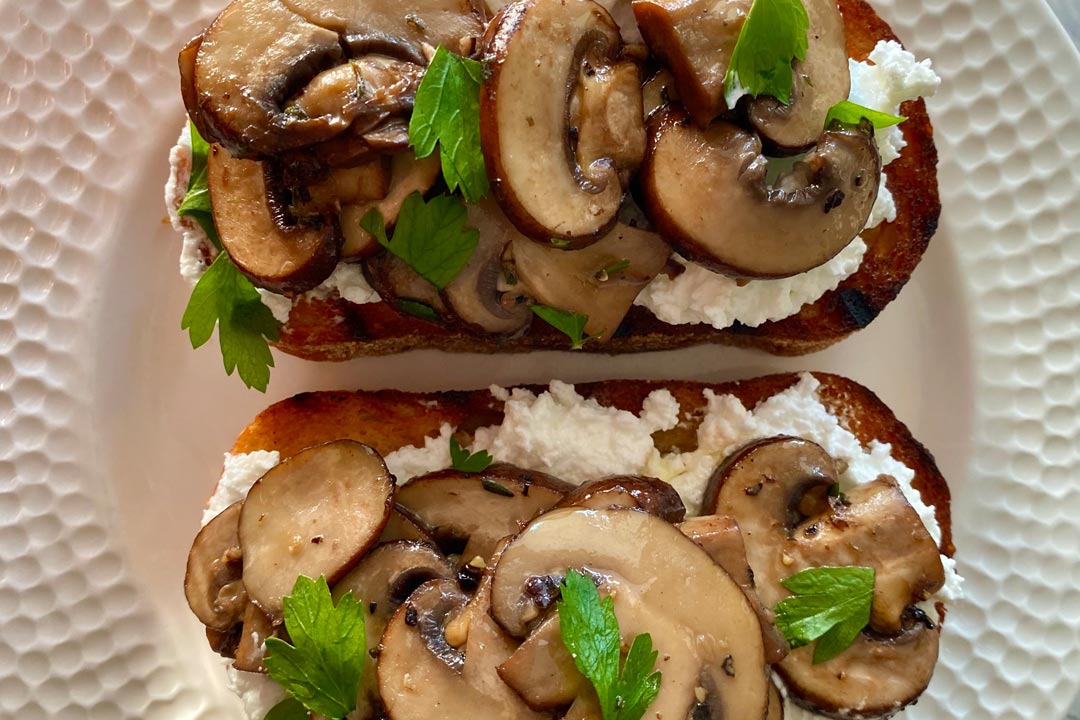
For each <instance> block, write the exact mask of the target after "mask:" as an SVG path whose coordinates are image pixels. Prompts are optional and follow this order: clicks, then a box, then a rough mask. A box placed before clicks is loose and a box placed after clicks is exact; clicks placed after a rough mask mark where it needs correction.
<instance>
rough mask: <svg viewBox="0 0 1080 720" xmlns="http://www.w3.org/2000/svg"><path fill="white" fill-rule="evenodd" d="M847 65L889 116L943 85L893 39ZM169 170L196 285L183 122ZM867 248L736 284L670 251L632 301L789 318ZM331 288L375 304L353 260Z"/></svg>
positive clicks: (274, 300)
mask: <svg viewBox="0 0 1080 720" xmlns="http://www.w3.org/2000/svg"><path fill="white" fill-rule="evenodd" d="M848 65H849V68H850V72H851V92H850V96H849V97H850V99H851V101H852V102H854V103H857V104H859V105H863V106H865V107H869V108H872V109H874V110H880V111H882V112H887V113H890V114H895V113H896V112H898V111H899V108H900V103H902V102H904V101H906V100H914V99H915V98H918V97H930V96H932V95H933V94H934V92H935V91H936V90H937V87H938V85H940V83H941V79H940V78H939V77H938V76H937V74H936V73H935V72H934V70H933V67H932V66H931V63H930V61H929V60H922V61H921V62H920V61H916V59H915V56H914V55H912V54H911V53H910V52H908V51H907V50H905V49H904V48H903V47H902V46H901V45H900V43H898V42H895V41H892V40H889V41H884V40H883V41H880V42H878V44H877V46H876V47H875V48H874V50H873V52H871V53H870V56H869V59H868V61H866V62H856V61H854V60H849V62H848ZM875 139H876V141H877V144H878V149H879V151H880V152H881V162H882V165H883V166H884V165H887V164H889V163H890V162H892V161H893V160H895V159H896V158H897V157H899V156H900V151H901V150H902V149H903V148H904V146H905V144H906V143H905V142H904V136H903V133H902V131H901V130H900V128H899V127H896V126H894V127H890V128H885V129H883V130H879V131H878V132H877V133H876V135H875ZM170 168H171V172H170V176H169V181H168V184H167V185H166V187H165V202H166V205H167V207H168V209H169V218H170V220H171V221H172V225H173V227H174V228H175V229H176V231H177V232H179V233H181V234H182V235H183V238H184V244H183V249H182V250H181V252H180V274H181V275H182V276H183V277H184V278H185V279H186V280H188V282H190V283H192V284H194V283H195V282H197V281H198V279H199V278H200V277H202V274H203V273H204V272H206V268H207V265H208V263H209V262H210V261H212V260H213V258H214V256H215V255H216V254H217V251H216V249H215V248H214V247H213V245H212V244H211V243H210V241H209V239H208V238H207V237H206V235H205V233H203V231H202V228H200V227H199V226H198V224H197V223H195V222H192V221H191V219H190V218H186V217H180V216H178V215H177V214H176V210H177V208H179V207H180V203H181V202H183V198H184V193H185V191H186V188H187V179H188V177H189V176H190V173H191V135H190V131H189V129H188V127H186V126H185V128H184V130H183V132H182V133H181V135H180V139H179V140H178V141H177V144H176V147H174V148H173V149H172V152H171V153H170ZM895 219H896V205H895V203H894V202H893V196H892V193H891V192H890V191H889V189H888V188H887V187H886V184H885V175H884V173H883V174H882V175H881V180H880V188H879V190H878V196H877V200H876V202H875V203H874V207H873V209H872V210H871V212H870V217H869V219H868V221H867V223H866V228H867V229H870V228H874V227H877V226H878V225H880V224H881V223H883V222H892V221H893V220H895ZM865 253H866V243H865V242H863V240H862V239H861V238H856V239H855V240H854V241H852V242H851V243H850V244H849V245H848V246H847V247H846V248H844V250H842V251H841V252H840V253H839V254H838V255H836V257H834V258H833V259H832V260H830V261H829V262H827V263H825V264H824V265H821V266H819V267H816V268H814V269H813V270H810V271H808V272H805V273H801V274H799V275H795V276H793V277H789V278H781V279H778V280H755V281H753V282H750V283H746V284H745V285H742V286H740V285H739V284H738V282H737V281H736V280H735V279H733V278H729V277H726V276H724V275H720V274H717V273H714V272H711V271H709V270H706V269H705V268H703V267H701V266H700V265H698V264H696V263H693V262H691V261H688V260H683V259H682V258H680V257H679V256H678V255H674V256H673V258H674V260H675V261H676V262H678V263H679V264H680V265H682V266H683V267H684V268H685V270H684V272H682V273H680V274H679V275H677V276H676V277H669V276H668V275H666V274H661V275H659V276H657V277H656V279H654V280H653V281H652V282H651V283H650V284H649V285H648V286H646V287H645V289H644V290H642V292H641V294H640V295H638V297H637V299H636V300H635V301H634V302H635V304H636V305H641V306H643V307H645V308H647V309H648V310H649V311H650V312H652V313H653V314H654V315H656V317H657V318H659V319H660V320H662V321H664V322H666V323H668V324H671V325H689V324H702V323H703V324H707V325H711V326H713V327H715V328H717V329H723V328H727V327H730V326H731V325H733V324H734V323H736V322H740V323H742V324H744V325H748V326H750V327H757V326H759V325H761V324H763V323H765V322H769V321H775V320H782V319H784V318H786V317H790V316H791V315H794V314H795V313H797V312H799V310H800V309H802V307H803V305H806V304H808V303H813V302H815V301H816V300H817V299H818V298H820V297H821V296H822V295H824V294H825V293H826V292H829V291H830V290H835V289H836V288H837V286H839V285H840V283H841V282H843V281H844V280H845V279H847V278H848V277H850V276H851V275H853V274H855V272H856V271H858V269H859V266H860V265H861V264H862V259H863V255H864V254H865ZM259 294H260V295H262V298H263V303H264V304H266V306H267V307H268V308H270V311H271V312H272V313H273V314H274V317H275V318H277V319H278V320H279V321H280V322H283V323H284V322H288V319H289V311H290V309H291V308H292V303H293V302H294V300H292V299H290V298H288V297H285V296H283V295H277V294H274V293H271V292H269V291H266V290H259ZM333 294H336V295H338V296H339V297H341V298H343V299H345V300H347V301H348V302H351V303H355V304H357V305H363V304H366V303H373V302H379V295H378V293H376V292H375V291H374V290H373V289H372V288H371V285H370V284H369V283H368V282H367V280H366V278H364V274H363V272H362V271H361V269H360V267H359V265H357V264H355V263H347V262H342V263H340V264H339V265H338V267H337V269H336V270H335V271H334V273H333V274H332V275H331V276H330V277H329V278H327V280H326V281H325V282H324V283H323V284H322V285H320V286H319V287H317V288H315V289H313V290H309V291H308V292H307V293H305V296H307V297H311V298H316V299H325V298H326V297H329V296H331V295H333ZM302 297H303V296H302Z"/></svg>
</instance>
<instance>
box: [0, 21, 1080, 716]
mask: <svg viewBox="0 0 1080 720" xmlns="http://www.w3.org/2000/svg"><path fill="white" fill-rule="evenodd" d="M222 4H224V0H217V2H211V0H203V1H202V2H196V1H194V0H126V1H121V0H115V1H114V2H108V0H34V1H33V2H24V1H20V0H0V422H2V427H0V638H2V640H0V715H2V716H5V717H19V718H36V717H48V716H56V717H61V716H62V717H64V718H66V719H74V718H83V717H93V718H121V717H122V718H146V719H147V720H152V719H155V718H181V719H182V718H195V717H221V718H226V717H239V715H238V712H239V711H238V706H237V705H236V704H235V701H234V700H233V699H232V698H230V697H227V696H226V693H225V691H224V690H223V689H222V685H221V682H220V674H219V673H220V670H219V667H218V666H217V664H216V663H215V662H214V661H213V659H212V657H211V654H210V653H209V652H207V650H206V647H205V643H204V642H203V641H202V639H201V632H200V630H199V628H198V626H197V623H196V622H195V620H194V619H193V618H192V617H191V616H190V615H189V613H188V612H187V609H186V607H185V606H184V601H183V597H182V592H181V574H182V568H183V561H184V556H185V553H186V551H187V547H188V544H189V542H190V539H191V537H192V535H193V533H194V531H195V529H196V525H197V522H198V518H199V514H200V510H201V505H202V502H203V500H204V499H205V497H206V495H207V493H208V492H209V491H210V488H211V486H212V485H213V482H214V480H215V477H216V474H217V472H218V469H219V467H220V462H221V453H222V451H223V450H225V449H226V448H227V447H228V446H229V445H230V444H231V442H232V440H233V438H234V436H235V435H236V433H237V432H238V431H239V430H240V429H241V428H242V427H243V426H244V425H245V424H246V423H247V422H248V420H249V419H250V418H251V417H252V416H253V415H254V414H255V413H256V412H257V411H258V410H259V409H261V408H262V407H263V406H264V405H266V404H267V403H268V402H270V401H272V400H275V399H278V398H282V397H285V396H288V395H290V394H292V393H294V392H297V391H300V390H306V389H317V388H336V387H357V386H361V387H367V388H375V387H384V386H400V387H404V388H411V389H434V388H437V387H476V386H483V385H486V384H488V383H490V382H500V383H511V382H521V381H542V380H544V379H546V378H549V377H555V376H558V377H562V378H564V379H567V380H584V379H599V378H603V377H632V376H634V377H657V378H665V377H678V376H681V377H687V378H703V379H727V378H734V377H739V376H749V375H754V374H761V373H764V372H768V371H772V370H783V369H796V368H812V369H820V370H830V371H835V372H840V373H843V374H846V375H850V376H851V377H853V378H855V379H858V380H860V381H862V382H864V383H866V384H867V385H869V386H870V387H872V388H874V389H875V390H877V392H878V393H879V394H880V395H881V396H882V397H883V398H884V399H885V401H886V402H887V403H889V404H890V405H891V406H892V407H893V408H894V409H895V410H896V412H897V414H898V415H899V416H900V417H901V418H903V419H904V420H905V421H906V422H907V423H908V424H909V425H910V427H911V429H912V430H913V431H914V433H915V435H916V436H917V437H919V438H921V439H922V440H923V441H924V442H925V443H926V444H927V445H928V446H929V447H930V448H931V449H932V450H933V451H934V453H935V454H936V455H937V457H938V459H939V461H940V463H941V466H942V468H943V470H944V471H945V472H946V474H947V476H948V477H949V478H950V480H951V484H952V488H953V493H954V497H955V504H954V520H955V522H954V525H955V530H956V532H955V536H956V544H957V547H958V549H959V552H958V558H959V561H960V568H961V571H962V572H963V574H964V575H966V576H967V579H968V582H967V591H968V599H967V600H966V601H964V602H962V603H958V604H957V605H956V606H955V607H954V608H953V611H952V613H951V614H950V616H949V622H948V624H947V626H946V632H945V640H944V644H943V646H942V657H941V663H940V666H939V668H938V672H937V675H936V676H935V679H934V683H933V686H932V688H931V691H930V693H929V695H928V696H927V697H926V698H924V699H923V700H922V702H920V703H919V705H918V706H917V707H916V708H915V709H914V710H913V711H912V712H911V714H910V717H912V718H945V717H956V718H967V719H970V718H1004V717H1026V718H1040V720H1047V719H1051V720H1052V719H1053V718H1058V717H1061V716H1062V715H1063V714H1064V711H1065V709H1066V707H1067V706H1068V704H1069V702H1070V700H1071V698H1072V697H1073V695H1074V694H1075V692H1076V689H1077V684H1078V682H1080V563H1078V561H1077V559H1076V552H1077V548H1078V547H1080V478H1078V476H1077V472H1076V470H1077V465H1078V459H1080V419H1078V413H1077V410H1076V408H1077V407H1078V406H1080V320H1078V318H1080V203H1076V202H1075V199H1076V197H1077V194H1078V187H1080V171H1078V170H1077V167H1078V162H1077V161H1078V160H1080V95H1077V93H1076V92H1075V83H1076V79H1077V77H1078V76H1080V58H1078V56H1077V54H1076V52H1075V50H1074V49H1073V48H1072V46H1071V45H1070V44H1069V42H1068V40H1067V38H1066V37H1065V35H1064V33H1063V32H1062V30H1061V29H1060V27H1059V26H1058V24H1057V23H1056V21H1055V20H1054V19H1053V18H1052V16H1051V15H1050V13H1049V11H1048V10H1047V9H1046V8H1045V7H1044V6H1043V5H1042V4H1041V3H1037V2H1033V1H1032V0H925V1H923V2H916V0H879V2H877V5H878V6H879V10H880V12H881V14H882V15H883V16H884V17H886V18H888V19H889V20H890V21H891V22H892V23H893V25H894V27H895V29H896V30H897V32H898V34H899V35H900V36H901V37H902V38H903V39H904V40H905V41H906V42H907V44H908V45H909V47H911V48H912V49H913V50H914V51H915V52H916V53H917V54H918V55H920V56H924V55H929V56H931V57H933V59H934V64H935V67H936V68H937V70H938V71H939V72H940V73H941V75H943V76H944V78H945V84H944V86H943V88H942V91H941V93H940V94H939V95H938V97H937V98H935V99H934V101H933V102H932V103H931V111H932V116H933V118H934V121H935V124H936V125H937V141H938V147H939V149H940V152H941V158H942V163H941V169H940V179H941V184H942V190H943V195H944V197H943V200H944V206H945V213H944V216H943V219H942V226H941V230H940V232H939V233H938V236H937V238H936V239H935V240H934V243H933V244H932V246H931V249H930V251H929V252H928V253H927V255H926V258H925V260H924V262H923V263H922V265H921V266H920V267H919V269H918V271H917V272H916V273H915V275H914V278H913V280H912V282H911V283H910V285H909V286H908V287H907V289H906V290H905V291H904V292H903V294H902V295H901V297H900V299H899V300H898V301H897V302H895V303H893V305H891V306H890V307H889V308H888V309H887V310H886V311H885V312H884V313H883V314H882V316H881V317H880V318H879V319H878V320H877V321H876V322H875V323H874V324H873V325H872V326H871V327H870V328H869V329H868V330H867V331H864V332H863V333H861V334H859V335H858V336H857V337H855V338H854V339H852V340H850V341H848V342H845V343H842V344H841V345H840V346H839V347H836V348H833V349H832V350H829V351H828V352H825V353H822V354H820V355H817V356H811V357H807V358H803V359H797V360H783V359H777V358H769V357H765V356H761V355H756V354H750V353H744V352H739V351H734V350H729V349H723V348H698V349H694V350H689V351H684V352H677V353H665V354H655V355H649V356H638V357H621V358H616V359H604V358H595V357H584V356H568V355H565V354H550V353H545V354H537V355H532V356H528V357H490V356H479V357H464V356H457V357H445V356H438V357H437V356H435V355H433V354H431V353H415V354H411V355H408V356H403V357H394V358H383V359H377V360H369V361H364V362H354V363H349V364H345V365H337V366H325V365H315V364H305V363H301V362H299V361H296V360H294V359H292V358H287V357H279V366H278V368H277V369H276V370H275V372H274V375H273V380H272V383H271V389H270V393H269V395H268V396H266V397H264V396H261V395H259V394H258V393H255V392H248V391H244V390H243V389H242V387H241V385H240V383H239V382H238V381H237V380H236V378H231V379H226V378H225V377H224V374H223V373H222V371H221V366H220V360H219V357H218V355H217V354H216V350H214V349H211V348H207V349H204V350H202V351H199V352H192V351H191V350H190V347H188V345H187V340H186V338H185V337H184V335H182V334H181V332H180V330H179V318H180V315H181V312H182V310H183V306H184V303H185V300H186V297H185V296H186V292H187V291H186V288H185V287H184V285H183V283H181V282H180V280H179V279H178V278H177V276H176V257H177V249H178V241H177V239H176V238H175V237H174V236H173V234H172V232H171V231H170V230H169V229H168V228H167V227H166V226H165V225H164V224H163V222H162V220H163V215H164V212H163V209H162V204H161V186H162V182H163V180H164V178H165V174H166V167H167V163H166V150H167V148H168V147H169V146H170V144H171V143H172V141H173V139H174V137H175V135H176V132H177V130H178V128H179V125H180V123H181V119H182V109H181V105H180V97H179V92H178V88H177V79H176V68H175V58H176V51H177V50H178V48H179V46H180V45H181V43H182V42H183V41H184V40H186V39H187V38H188V37H189V36H191V35H192V34H194V32H195V31H196V29H197V26H198V25H199V24H200V23H201V22H202V21H203V19H204V18H206V17H209V16H210V15H211V14H212V13H213V9H214V8H213V6H215V5H216V6H218V7H220V6H221V5H222ZM1070 202H1072V206H1071V207H1070Z"/></svg>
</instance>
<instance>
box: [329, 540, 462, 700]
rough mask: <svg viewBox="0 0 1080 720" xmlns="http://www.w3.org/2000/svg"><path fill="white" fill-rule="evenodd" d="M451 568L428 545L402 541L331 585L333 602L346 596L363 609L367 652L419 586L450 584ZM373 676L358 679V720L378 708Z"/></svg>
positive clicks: (384, 547) (379, 550)
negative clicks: (431, 582) (359, 683)
mask: <svg viewBox="0 0 1080 720" xmlns="http://www.w3.org/2000/svg"><path fill="white" fill-rule="evenodd" d="M453 578H454V566H453V564H451V563H450V561H449V560H447V559H446V557H445V556H444V555H443V554H442V553H440V552H439V551H438V550H436V549H435V548H434V547H432V546H430V545H426V544H424V543H419V542H412V541H408V540H401V541H397V542H391V543H386V544H383V545H379V546H378V547H376V548H375V549H374V550H372V551H371V552H369V553H368V554H367V555H365V556H364V558H363V559H362V560H361V561H360V562H359V563H358V564H357V565H356V567H354V568H353V569H352V570H350V571H349V572H348V574H346V575H345V576H344V577H343V578H341V579H340V580H338V582H337V584H335V585H334V590H333V595H334V600H335V602H337V601H339V600H340V599H341V597H342V596H343V595H345V593H348V592H351V593H352V594H353V597H355V598H356V599H357V600H359V601H360V603H361V605H362V606H363V607H364V631H365V637H366V638H367V644H368V650H369V651H373V650H376V648H377V647H378V645H379V641H380V638H381V637H382V634H383V631H384V630H386V625H387V623H388V622H389V621H390V617H391V616H392V615H393V614H394V613H395V612H396V611H397V609H398V608H399V607H401V604H402V603H403V602H405V600H406V599H408V597H409V596H410V595H412V593H413V592H414V591H415V590H416V589H417V588H418V587H420V586H421V585H423V584H424V583H426V582H428V581H431V580H439V579H442V580H452V579H453ZM380 702H381V701H380V699H379V688H378V683H377V681H376V678H375V675H374V673H364V677H363V678H362V679H361V688H360V700H359V703H358V704H357V709H358V710H359V711H360V712H359V716H360V717H365V718H367V717H371V718H373V717H376V709H377V708H378V707H379V704H380Z"/></svg>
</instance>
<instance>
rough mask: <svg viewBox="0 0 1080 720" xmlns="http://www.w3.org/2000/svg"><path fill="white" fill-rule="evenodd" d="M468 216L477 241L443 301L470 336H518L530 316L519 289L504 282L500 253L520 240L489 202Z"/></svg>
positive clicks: (530, 313) (444, 293) (473, 209)
mask: <svg viewBox="0 0 1080 720" xmlns="http://www.w3.org/2000/svg"><path fill="white" fill-rule="evenodd" d="M468 212H469V219H468V226H469V227H471V228H475V229H476V230H478V231H479V232H480V240H479V243H478V244H477V246H476V250H474V251H473V254H472V256H471V257H470V258H469V262H468V263H466V264H465V267H463V268H462V269H461V272H460V273H458V275H457V277H455V278H454V279H453V280H452V281H451V282H450V284H449V285H447V286H446V288H445V289H444V290H443V292H442V297H443V300H444V301H445V302H446V304H447V305H449V306H450V309H451V310H453V312H454V314H455V315H457V317H458V318H459V319H460V320H461V321H462V322H463V323H464V325H465V327H466V328H468V329H470V330H472V331H473V332H476V333H478V334H481V335H496V336H500V337H514V336H516V335H520V334H521V333H523V332H525V331H526V330H527V329H528V328H529V325H530V324H531V323H532V318H533V313H532V310H530V309H529V306H528V304H527V303H526V299H525V297H524V296H523V295H522V294H521V291H520V288H518V287H517V286H516V285H509V284H508V283H507V282H506V274H505V271H504V268H503V251H504V250H505V249H506V247H507V245H509V244H510V241H511V240H512V239H513V238H515V237H519V238H520V237H522V236H521V234H520V233H519V232H518V231H517V228H515V227H514V226H513V225H512V224H511V223H510V221H509V220H507V219H506V216H505V215H503V212H502V210H500V209H499V206H498V204H497V203H496V202H495V201H493V200H482V201H480V202H479V203H477V204H474V205H469V206H468ZM522 239H523V240H524V238H522ZM526 242H528V241H527V240H526Z"/></svg>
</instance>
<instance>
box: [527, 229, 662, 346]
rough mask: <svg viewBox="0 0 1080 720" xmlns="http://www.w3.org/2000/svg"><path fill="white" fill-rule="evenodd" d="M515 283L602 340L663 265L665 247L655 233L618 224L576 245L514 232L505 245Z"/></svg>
mask: <svg viewBox="0 0 1080 720" xmlns="http://www.w3.org/2000/svg"><path fill="white" fill-rule="evenodd" d="M508 253H509V255H510V256H511V259H512V263H511V269H512V272H513V276H514V278H515V279H516V280H517V283H518V284H517V285H516V286H515V287H516V288H517V289H518V290H519V291H520V292H521V293H522V294H524V295H526V296H528V297H530V298H533V299H534V300H536V301H537V302H538V303H540V304H542V305H547V306H549V307H555V308H559V309H560V310H567V311H570V312H576V313H581V314H582V315H586V316H587V317H588V322H586V324H585V333H586V334H589V335H597V336H598V337H599V338H600V339H601V340H607V339H609V338H611V336H612V335H614V334H615V332H616V331H617V330H618V329H619V325H620V323H622V321H623V318H625V317H626V313H628V312H629V311H630V308H631V307H632V306H633V304H634V299H635V298H637V296H638V295H639V294H640V293H641V291H642V289H643V288H644V287H645V286H646V285H648V284H649V283H650V282H652V280H653V278H655V277H656V276H657V275H659V274H660V271H661V270H663V269H664V266H665V265H666V264H667V261H668V259H669V258H670V257H671V247H670V246H669V245H668V244H667V243H666V242H664V240H663V238H661V237H660V236H659V235H658V234H656V233H653V232H648V231H646V230H641V229H638V228H634V227H630V226H629V225H624V224H622V223H618V224H617V225H616V226H615V227H614V228H613V229H612V230H611V232H609V233H607V234H606V235H605V236H604V237H603V238H602V239H601V240H599V241H598V242H595V243H593V244H592V245H589V246H588V247H585V248H581V249H579V250H562V249H559V248H557V247H554V246H552V245H550V244H543V243H538V242H533V241H531V240H529V239H527V238H525V237H523V236H518V237H515V238H514V239H513V240H512V241H511V242H510V247H509V250H508Z"/></svg>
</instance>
